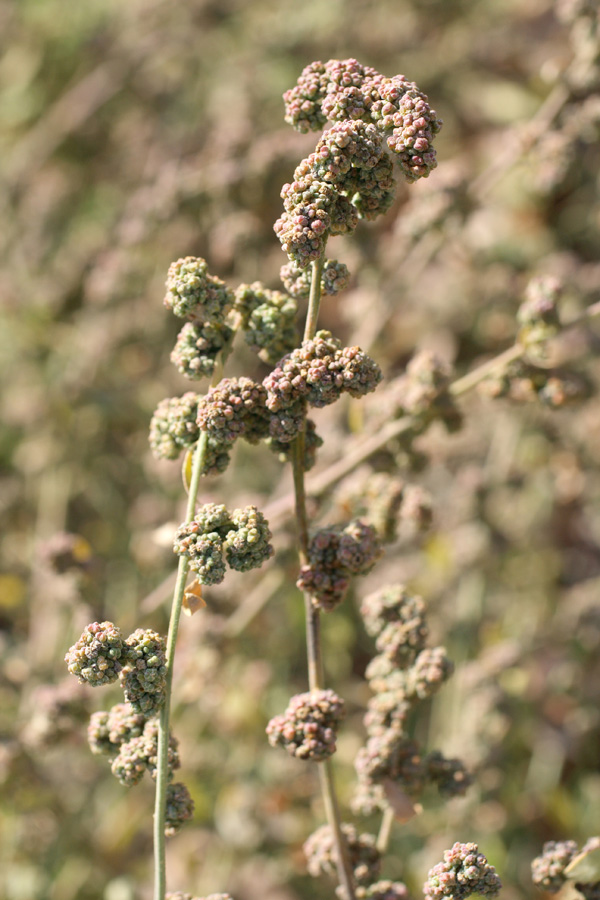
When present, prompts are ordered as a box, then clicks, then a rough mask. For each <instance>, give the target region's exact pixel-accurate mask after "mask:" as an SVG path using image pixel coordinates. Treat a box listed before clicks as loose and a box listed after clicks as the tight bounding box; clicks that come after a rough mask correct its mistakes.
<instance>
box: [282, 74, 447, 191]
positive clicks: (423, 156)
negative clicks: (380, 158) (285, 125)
mask: <svg viewBox="0 0 600 900" xmlns="http://www.w3.org/2000/svg"><path fill="white" fill-rule="evenodd" d="M284 102H285V120H286V122H289V124H291V125H292V126H293V127H294V128H296V129H297V130H298V131H302V132H306V131H320V130H321V129H322V127H323V125H324V124H325V121H326V120H327V119H329V120H330V121H350V122H358V121H360V122H364V123H373V124H375V125H376V126H377V129H378V131H379V132H380V133H381V134H382V135H384V136H386V137H387V143H388V147H389V148H390V150H391V151H392V152H393V153H395V154H396V155H397V157H398V160H399V163H400V166H401V169H402V172H403V174H404V177H405V178H406V180H407V181H409V182H410V181H415V180H416V179H417V178H421V177H423V176H425V177H426V176H427V175H429V172H430V171H431V169H433V168H435V166H436V160H435V152H434V150H433V147H432V141H433V138H434V136H435V135H436V134H437V133H438V131H439V130H440V128H441V125H442V123H441V120H440V119H438V117H437V115H436V113H435V111H434V110H432V109H431V108H430V106H429V104H428V102H427V97H426V96H425V94H423V93H422V92H421V91H420V90H419V89H418V87H417V85H416V84H414V82H410V81H407V80H406V78H405V77H404V76H403V75H396V76H394V77H393V78H386V77H385V76H383V75H381V74H380V73H379V72H377V70H376V69H373V68H371V67H370V66H362V65H361V64H360V63H359V62H357V60H355V59H345V60H337V59H330V60H329V61H328V62H326V63H325V64H323V63H321V62H315V63H311V65H310V66H307V67H306V68H305V69H304V70H303V72H302V74H301V76H300V78H299V79H298V82H297V84H296V85H295V87H293V88H292V89H291V90H289V91H286V93H285V94H284Z"/></svg>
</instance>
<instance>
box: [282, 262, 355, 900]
mask: <svg viewBox="0 0 600 900" xmlns="http://www.w3.org/2000/svg"><path fill="white" fill-rule="evenodd" d="M324 263H325V256H324V254H323V255H322V256H320V257H319V259H317V260H315V262H313V264H312V278H311V284H310V297H309V301H308V312H307V314H306V324H305V327H304V340H305V341H308V340H311V339H312V338H313V337H314V336H315V334H316V331H317V320H318V318H319V307H320V304H321V275H322V272H323V265H324ZM305 433H306V429H305V428H304V429H303V430H302V432H301V433H300V434H299V435H298V437H297V438H296V440H295V441H294V446H293V454H292V467H293V474H294V494H295V501H296V523H297V529H298V545H299V556H300V564H301V565H306V564H307V563H308V541H309V538H308V518H307V515H306V491H305V486H304V442H305ZM304 610H305V616H306V651H307V657H308V683H309V687H310V690H311V691H315V690H322V689H323V688H324V686H325V677H324V667H323V654H322V651H321V619H320V610H319V609H318V608H317V607H316V606H315V605H314V604H313V602H312V597H311V595H310V593H309V592H308V591H305V592H304ZM317 768H318V771H319V782H320V785H321V795H322V797H323V805H324V807H325V816H326V819H327V823H328V825H329V827H330V829H331V834H332V837H333V840H334V843H335V848H336V854H335V855H336V866H337V871H338V878H339V882H340V885H341V887H342V889H343V891H344V894H345V898H346V900H355V893H354V879H353V875H352V866H351V864H350V856H349V853H348V846H347V844H346V840H345V838H344V835H343V834H342V829H341V820H340V811H339V806H338V802H337V795H336V790H335V783H334V780H333V768H332V765H331V760H326V761H325V762H320V763H317Z"/></svg>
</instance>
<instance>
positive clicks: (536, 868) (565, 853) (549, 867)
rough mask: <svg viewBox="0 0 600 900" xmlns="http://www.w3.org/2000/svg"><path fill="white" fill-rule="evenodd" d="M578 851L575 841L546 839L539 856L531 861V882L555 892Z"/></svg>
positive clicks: (561, 883) (551, 892)
mask: <svg viewBox="0 0 600 900" xmlns="http://www.w3.org/2000/svg"><path fill="white" fill-rule="evenodd" d="M578 852H579V849H578V847H577V844H576V843H575V841H547V842H546V843H545V844H544V848H543V852H542V854H541V856H537V857H536V858H535V859H534V860H533V862H532V863H531V878H532V881H533V883H534V884H535V885H536V886H537V887H539V888H542V889H543V890H545V891H548V892H549V893H550V894H556V892H557V891H559V890H560V889H561V887H562V886H563V885H564V883H565V881H566V880H567V878H566V875H565V869H566V868H567V866H568V865H569V863H570V862H571V861H572V860H573V859H574V858H575V856H577V853H578Z"/></svg>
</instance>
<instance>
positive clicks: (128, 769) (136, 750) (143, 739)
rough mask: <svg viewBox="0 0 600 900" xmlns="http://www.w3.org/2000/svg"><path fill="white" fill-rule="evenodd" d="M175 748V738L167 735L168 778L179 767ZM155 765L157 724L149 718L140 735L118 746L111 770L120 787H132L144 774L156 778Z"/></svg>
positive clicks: (156, 759)
mask: <svg viewBox="0 0 600 900" xmlns="http://www.w3.org/2000/svg"><path fill="white" fill-rule="evenodd" d="M177 747H178V742H177V740H176V738H174V737H173V735H169V750H168V763H167V772H168V776H169V778H172V777H173V771H174V770H175V769H178V768H179V766H180V762H179V753H178V750H177ZM157 763H158V722H157V720H156V719H155V718H151V719H148V721H147V722H146V724H145V725H144V730H143V731H142V733H141V735H139V736H138V737H132V738H131V739H130V740H128V741H125V742H124V743H122V744H121V745H120V748H119V752H118V753H117V755H116V756H115V757H114V759H113V761H112V764H111V770H112V773H113V775H114V776H115V778H116V779H117V780H118V781H119V782H120V783H121V784H122V785H124V786H125V787H132V786H133V785H135V784H138V783H139V782H140V781H141V780H142V778H143V777H144V773H145V772H148V773H149V774H150V775H151V776H152V778H156V767H157Z"/></svg>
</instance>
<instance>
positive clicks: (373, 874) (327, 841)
mask: <svg viewBox="0 0 600 900" xmlns="http://www.w3.org/2000/svg"><path fill="white" fill-rule="evenodd" d="M342 833H343V835H344V837H345V839H346V844H347V846H348V852H349V854H350V863H351V866H352V869H353V872H354V878H355V880H356V883H357V884H358V885H365V886H366V885H368V884H370V883H372V882H373V881H375V880H376V878H377V876H378V875H379V869H380V866H381V855H380V853H379V851H378V849H377V847H376V845H375V838H374V837H373V835H372V834H359V833H358V831H357V830H356V828H355V827H354V826H353V825H348V824H343V825H342ZM303 849H304V855H305V857H306V864H307V868H308V871H309V872H310V874H311V875H312V876H313V877H314V878H317V877H318V876H319V875H321V874H323V875H335V872H336V860H335V845H334V841H333V836H332V834H331V829H330V827H329V825H322V826H321V828H318V829H317V830H316V831H315V832H314V833H313V834H311V836H310V837H309V838H308V840H306V841H305V842H304V848H303Z"/></svg>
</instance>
